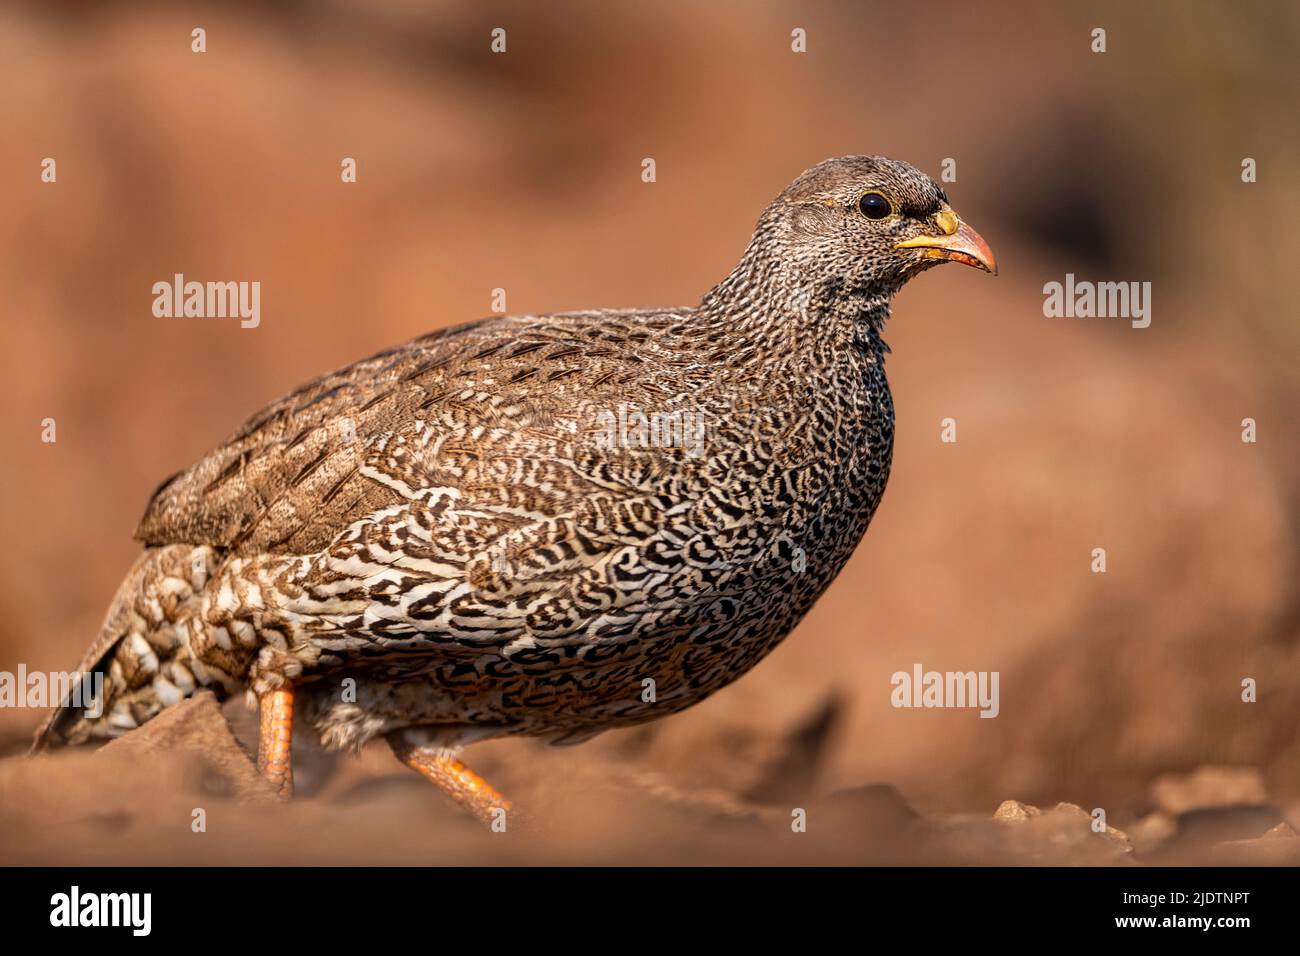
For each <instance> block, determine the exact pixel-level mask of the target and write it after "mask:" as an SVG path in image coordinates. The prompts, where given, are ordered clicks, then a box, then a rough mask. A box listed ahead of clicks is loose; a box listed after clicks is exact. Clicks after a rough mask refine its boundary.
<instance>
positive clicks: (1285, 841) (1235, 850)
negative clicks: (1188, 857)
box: [1210, 823, 1300, 866]
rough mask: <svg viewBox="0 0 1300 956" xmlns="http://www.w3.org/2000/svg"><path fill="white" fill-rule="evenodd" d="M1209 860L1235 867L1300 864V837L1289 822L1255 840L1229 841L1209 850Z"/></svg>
mask: <svg viewBox="0 0 1300 956" xmlns="http://www.w3.org/2000/svg"><path fill="white" fill-rule="evenodd" d="M1210 859H1211V860H1212V861H1213V862H1215V863H1218V864H1222V865H1232V866H1297V865H1300V835H1297V834H1296V831H1295V830H1294V829H1293V828H1292V827H1291V825H1290V824H1288V823H1279V824H1278V825H1277V826H1275V827H1273V828H1272V829H1271V830H1269V831H1268V832H1267V833H1265V834H1264V835H1263V836H1261V837H1256V838H1255V839H1253V840H1229V841H1226V842H1224V843H1219V844H1217V845H1216V846H1215V847H1214V849H1213V850H1211V851H1210Z"/></svg>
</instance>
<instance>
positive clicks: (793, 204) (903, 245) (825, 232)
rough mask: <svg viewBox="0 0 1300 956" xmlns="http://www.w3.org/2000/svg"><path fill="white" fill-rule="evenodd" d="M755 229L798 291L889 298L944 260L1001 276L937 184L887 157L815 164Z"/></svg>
mask: <svg viewBox="0 0 1300 956" xmlns="http://www.w3.org/2000/svg"><path fill="white" fill-rule="evenodd" d="M760 230H761V231H765V232H766V233H767V236H768V238H769V241H771V242H773V243H775V244H776V245H777V247H778V248H777V250H776V253H777V254H776V258H777V261H779V262H780V263H781V264H782V265H781V268H782V270H783V272H785V273H786V276H785V278H786V280H787V281H790V280H791V279H792V278H793V280H794V282H795V284H797V285H800V286H815V285H822V284H825V283H831V284H833V285H835V286H839V287H846V288H849V289H851V290H854V291H859V290H860V291H868V292H876V291H879V292H884V293H890V292H893V291H894V290H896V289H897V288H898V287H899V286H901V285H902V284H903V283H904V282H906V281H907V280H908V279H910V278H911V277H912V276H914V275H916V274H917V273H919V272H923V271H924V270H926V269H928V268H930V267H932V266H936V265H939V264H940V263H943V262H960V263H962V264H963V265H968V266H974V267H976V268H977V269H983V270H984V271H985V272H991V273H993V274H994V275H996V274H997V271H998V267H997V263H996V261H995V260H994V258H993V250H991V249H990V248H989V246H988V243H986V242H985V241H984V239H983V238H982V237H981V236H980V234H979V233H977V232H976V231H975V230H974V229H972V228H971V227H970V226H968V225H966V223H964V222H962V220H961V217H960V216H958V215H957V213H956V212H954V211H953V209H952V207H951V206H949V205H948V197H947V196H946V195H945V194H944V191H943V190H942V189H941V188H940V187H939V184H938V183H936V182H935V181H934V180H933V179H931V178H930V177H929V176H927V175H925V173H923V172H921V171H920V170H919V169H917V168H916V167H914V166H909V165H908V164H907V163H900V162H898V161H897V160H893V159H887V158H885V157H884V156H845V157H841V158H840V159H828V160H826V161H825V162H824V163H819V164H818V165H816V166H814V167H813V168H812V169H810V170H808V171H807V172H805V173H804V174H803V175H802V176H800V177H799V178H798V179H796V180H795V181H794V182H793V183H791V184H790V185H789V186H788V187H786V189H785V191H784V192H782V193H781V195H780V196H778V197H777V198H776V200H775V201H774V202H773V203H772V204H771V205H770V206H769V207H768V208H767V210H766V211H765V212H764V214H763V219H762V220H760ZM791 272H792V273H793V275H791Z"/></svg>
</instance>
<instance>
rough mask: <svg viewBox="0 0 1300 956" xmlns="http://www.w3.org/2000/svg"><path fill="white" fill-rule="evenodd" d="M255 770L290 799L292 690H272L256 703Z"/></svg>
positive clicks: (291, 788) (291, 793) (291, 779)
mask: <svg viewBox="0 0 1300 956" xmlns="http://www.w3.org/2000/svg"><path fill="white" fill-rule="evenodd" d="M258 717H259V723H260V729H259V734H258V738H257V770H258V772H259V773H261V775H262V776H264V777H265V778H266V779H267V782H268V783H270V784H271V786H272V787H274V788H275V791H276V793H278V794H279V795H280V796H282V797H286V798H287V797H291V796H293V757H292V754H293V691H292V690H289V689H288V688H282V689H280V690H273V691H270V692H269V693H267V694H265V695H263V696H262V697H261V699H259V700H258Z"/></svg>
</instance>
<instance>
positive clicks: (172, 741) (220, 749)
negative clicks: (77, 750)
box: [96, 690, 275, 800]
mask: <svg viewBox="0 0 1300 956" xmlns="http://www.w3.org/2000/svg"><path fill="white" fill-rule="evenodd" d="M96 756H97V757H100V758H103V759H108V760H118V761H130V762H131V763H132V764H139V763H140V762H141V761H142V760H143V761H146V762H152V763H158V762H163V763H166V762H172V761H175V760H177V759H179V761H180V762H182V763H184V764H187V765H188V769H189V770H190V771H191V772H190V773H189V774H188V776H189V777H190V779H191V781H192V783H194V784H195V785H196V786H197V788H198V789H200V790H202V791H205V792H208V793H215V794H217V795H220V796H233V797H235V798H236V799H240V800H264V799H272V800H274V799H275V794H274V791H273V790H272V789H271V787H270V786H269V785H268V784H267V783H266V781H265V780H263V779H262V777H261V775H260V774H259V773H258V772H257V766H256V764H255V763H254V761H253V758H252V756H251V755H250V754H249V753H248V751H246V750H245V749H244V748H243V747H242V746H241V745H240V744H239V742H238V741H237V740H236V739H235V736H234V734H233V733H232V732H231V729H230V725H229V724H228V723H226V719H225V717H223V716H222V714H221V707H220V705H219V704H218V703H217V698H216V697H215V695H213V693H212V692H211V691H206V690H204V691H199V692H198V693H196V694H195V695H194V696H193V697H191V698H189V699H188V700H184V701H182V702H181V703H179V704H177V705H176V706H174V707H169V708H167V709H166V710H164V711H163V712H162V713H161V714H159V715H158V716H157V717H155V718H153V720H150V721H149V722H148V723H146V724H144V725H143V726H142V727H139V728H137V729H136V730H133V731H131V732H130V733H129V734H126V735H125V736H123V737H118V738H117V739H116V740H112V741H110V742H109V743H108V744H106V745H105V746H104V747H103V748H101V749H100V750H99V752H98V754H97V755H96Z"/></svg>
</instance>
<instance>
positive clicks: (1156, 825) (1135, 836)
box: [1129, 811, 1178, 857]
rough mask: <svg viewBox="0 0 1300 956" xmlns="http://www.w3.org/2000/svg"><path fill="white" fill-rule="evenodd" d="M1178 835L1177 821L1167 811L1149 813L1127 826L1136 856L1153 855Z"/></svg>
mask: <svg viewBox="0 0 1300 956" xmlns="http://www.w3.org/2000/svg"><path fill="white" fill-rule="evenodd" d="M1177 835H1178V821H1177V820H1175V819H1174V818H1173V817H1171V816H1169V814H1167V813H1161V812H1159V811H1156V812H1155V813H1149V814H1147V815H1146V816H1145V817H1143V818H1142V819H1141V820H1139V821H1138V822H1137V823H1135V824H1134V825H1133V826H1132V827H1130V828H1129V837H1130V839H1132V841H1133V852H1134V853H1136V854H1137V855H1138V856H1142V857H1146V856H1153V855H1155V854H1157V853H1159V852H1160V851H1161V850H1163V849H1164V848H1165V847H1166V846H1168V845H1169V843H1170V841H1172V840H1173V839H1174V837H1176V836H1177Z"/></svg>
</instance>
